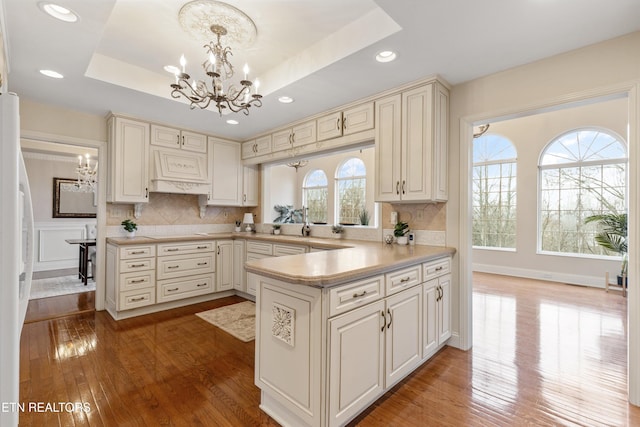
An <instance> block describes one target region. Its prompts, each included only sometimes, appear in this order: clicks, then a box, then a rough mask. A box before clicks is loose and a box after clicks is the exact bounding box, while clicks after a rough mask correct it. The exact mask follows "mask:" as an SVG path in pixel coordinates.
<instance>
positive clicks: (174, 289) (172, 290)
mask: <svg viewBox="0 0 640 427" xmlns="http://www.w3.org/2000/svg"><path fill="white" fill-rule="evenodd" d="M178 289H180V288H172V289H167V292H175V291H177V290H178Z"/></svg>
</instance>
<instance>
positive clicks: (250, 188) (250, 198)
mask: <svg viewBox="0 0 640 427" xmlns="http://www.w3.org/2000/svg"><path fill="white" fill-rule="evenodd" d="M242 171H243V177H242V186H243V192H242V206H258V186H259V182H260V181H259V177H260V166H258V165H255V166H244V167H243V168H242Z"/></svg>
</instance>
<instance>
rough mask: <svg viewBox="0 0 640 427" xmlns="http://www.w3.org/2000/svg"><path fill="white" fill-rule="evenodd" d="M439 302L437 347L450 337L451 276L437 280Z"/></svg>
mask: <svg viewBox="0 0 640 427" xmlns="http://www.w3.org/2000/svg"><path fill="white" fill-rule="evenodd" d="M438 285H439V286H440V301H438V345H440V344H442V343H444V342H445V341H446V340H448V339H449V338H450V337H451V275H450V274H447V275H445V276H442V277H440V278H439V279H438Z"/></svg>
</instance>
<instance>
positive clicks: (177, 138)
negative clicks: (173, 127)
mask: <svg viewBox="0 0 640 427" xmlns="http://www.w3.org/2000/svg"><path fill="white" fill-rule="evenodd" d="M176 144H178V145H180V134H177V135H176Z"/></svg>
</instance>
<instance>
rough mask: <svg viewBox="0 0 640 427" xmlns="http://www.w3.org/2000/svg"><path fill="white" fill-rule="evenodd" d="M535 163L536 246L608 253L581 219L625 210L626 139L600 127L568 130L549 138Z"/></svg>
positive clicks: (595, 229)
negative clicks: (537, 187)
mask: <svg viewBox="0 0 640 427" xmlns="http://www.w3.org/2000/svg"><path fill="white" fill-rule="evenodd" d="M539 169H540V211H539V215H540V219H539V221H540V235H539V246H540V250H541V251H547V252H561V253H575V254H595V255H611V254H610V253H608V252H607V251H606V249H604V248H603V247H601V246H600V245H597V244H596V242H595V235H596V234H597V233H598V232H599V231H600V230H599V228H598V224H597V223H585V219H586V218H587V217H588V216H591V215H598V214H608V213H615V214H618V213H625V212H626V206H627V204H626V193H627V191H626V188H627V148H626V144H625V143H624V142H623V141H621V139H620V138H618V137H616V136H614V135H613V134H612V133H608V132H605V131H602V130H599V129H581V130H577V131H571V132H568V133H566V134H564V135H561V136H560V137H558V138H556V139H555V140H553V141H552V142H551V143H549V145H548V146H547V147H546V148H545V150H544V152H543V154H542V157H541V160H540V166H539Z"/></svg>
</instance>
